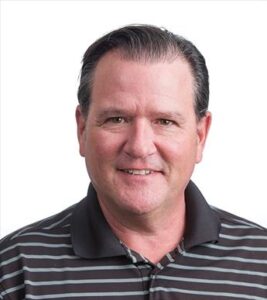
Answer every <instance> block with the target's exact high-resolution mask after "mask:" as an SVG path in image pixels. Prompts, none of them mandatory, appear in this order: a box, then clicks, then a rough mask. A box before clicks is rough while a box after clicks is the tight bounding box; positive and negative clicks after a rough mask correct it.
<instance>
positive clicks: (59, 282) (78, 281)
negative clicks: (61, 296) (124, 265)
mask: <svg viewBox="0 0 267 300" xmlns="http://www.w3.org/2000/svg"><path fill="white" fill-rule="evenodd" d="M148 280H149V277H141V278H113V279H73V280H53V281H31V280H25V283H27V284H29V285H32V286H52V285H66V284H88V283H125V282H142V281H148Z"/></svg>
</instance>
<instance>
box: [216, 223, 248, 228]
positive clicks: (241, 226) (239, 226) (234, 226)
mask: <svg viewBox="0 0 267 300" xmlns="http://www.w3.org/2000/svg"><path fill="white" fill-rule="evenodd" d="M221 226H222V227H224V228H231V229H251V226H249V225H230V224H225V223H221Z"/></svg>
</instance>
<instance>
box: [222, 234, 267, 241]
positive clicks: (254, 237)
mask: <svg viewBox="0 0 267 300" xmlns="http://www.w3.org/2000/svg"><path fill="white" fill-rule="evenodd" d="M219 237H221V238H224V239H228V240H267V236H264V235H243V236H236V235H228V234H221V233H220V234H219Z"/></svg>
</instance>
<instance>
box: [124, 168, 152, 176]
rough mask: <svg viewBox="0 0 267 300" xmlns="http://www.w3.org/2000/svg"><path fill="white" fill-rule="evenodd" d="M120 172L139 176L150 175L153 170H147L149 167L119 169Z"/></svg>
mask: <svg viewBox="0 0 267 300" xmlns="http://www.w3.org/2000/svg"><path fill="white" fill-rule="evenodd" d="M120 171H121V172H124V173H127V174H129V175H139V176H140V175H141V176H147V175H150V174H152V173H154V171H152V170H149V169H120Z"/></svg>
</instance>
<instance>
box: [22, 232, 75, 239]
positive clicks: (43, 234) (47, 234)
mask: <svg viewBox="0 0 267 300" xmlns="http://www.w3.org/2000/svg"><path fill="white" fill-rule="evenodd" d="M28 235H29V236H33V235H38V236H48V237H55V238H61V237H70V236H71V235H70V234H69V233H66V234H54V233H44V232H27V233H23V234H21V235H20V236H28Z"/></svg>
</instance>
